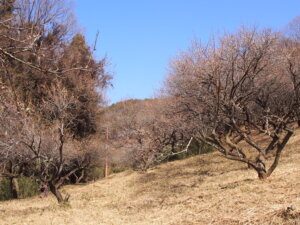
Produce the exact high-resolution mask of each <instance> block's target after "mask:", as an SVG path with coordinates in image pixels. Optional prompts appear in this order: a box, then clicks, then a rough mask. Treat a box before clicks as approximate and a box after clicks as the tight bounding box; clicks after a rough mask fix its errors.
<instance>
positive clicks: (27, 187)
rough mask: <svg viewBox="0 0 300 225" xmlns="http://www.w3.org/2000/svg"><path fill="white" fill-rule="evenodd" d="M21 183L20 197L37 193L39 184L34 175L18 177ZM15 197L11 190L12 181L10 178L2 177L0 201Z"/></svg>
mask: <svg viewBox="0 0 300 225" xmlns="http://www.w3.org/2000/svg"><path fill="white" fill-rule="evenodd" d="M18 183H19V190H20V192H19V198H28V197H31V196H34V195H37V194H38V193H39V192H38V189H39V185H38V183H37V182H36V181H35V179H34V178H32V177H24V176H21V177H19V178H18ZM10 199H13V196H12V193H11V191H10V181H9V179H8V178H2V180H1V181H0V201H5V200H10Z"/></svg>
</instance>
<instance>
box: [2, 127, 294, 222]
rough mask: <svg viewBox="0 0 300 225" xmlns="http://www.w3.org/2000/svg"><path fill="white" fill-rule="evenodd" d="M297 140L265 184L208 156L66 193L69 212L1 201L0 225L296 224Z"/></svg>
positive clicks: (50, 204) (46, 203)
mask: <svg viewBox="0 0 300 225" xmlns="http://www.w3.org/2000/svg"><path fill="white" fill-rule="evenodd" d="M296 133H297V135H295V136H294V137H293V138H292V140H291V141H290V142H289V144H288V146H287V148H288V149H285V151H284V152H283V158H282V160H281V163H280V165H279V167H278V168H277V169H276V170H275V172H274V174H273V175H272V176H271V177H270V178H269V179H268V180H267V181H260V180H258V179H257V175H256V173H255V172H254V171H253V170H249V169H247V166H246V165H243V164H241V163H238V162H233V161H228V160H226V159H223V158H221V157H220V156H219V155H218V153H210V154H206V155H200V156H197V157H193V158H190V159H187V160H182V161H176V162H171V163H167V164H164V165H160V166H157V167H155V168H153V169H151V170H149V171H148V172H146V173H138V172H134V171H125V172H123V173H120V174H116V175H112V176H110V177H109V178H107V179H105V180H100V181H97V182H95V183H91V184H87V185H79V186H67V187H65V188H64V191H66V192H69V193H71V194H72V196H71V200H70V205H63V206H58V204H57V203H56V201H55V199H54V198H53V197H52V196H51V197H48V198H47V199H39V198H38V197H34V198H30V199H23V200H14V201H7V202H1V203H0V224H3V225H4V224H38V225H47V224H53V225H54V224H57V225H58V224H78V225H79V224H80V225H82V224H97V225H98V224H107V225H112V224H115V225H126V224H128V225H142V224H153V225H159V224H163V225H165V224H169V225H171V224H172V225H178V224H183V225H190V224H205V225H206V224H273V225H274V224H300V164H299V161H300V151H299V150H300V149H299V144H300V131H297V132H296ZM291 206H292V207H291ZM289 207H291V208H289Z"/></svg>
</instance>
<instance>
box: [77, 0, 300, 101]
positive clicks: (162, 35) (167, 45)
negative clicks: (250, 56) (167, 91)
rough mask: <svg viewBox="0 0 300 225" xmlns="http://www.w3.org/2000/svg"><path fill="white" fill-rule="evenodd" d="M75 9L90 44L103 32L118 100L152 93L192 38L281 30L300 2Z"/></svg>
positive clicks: (200, 0)
mask: <svg viewBox="0 0 300 225" xmlns="http://www.w3.org/2000/svg"><path fill="white" fill-rule="evenodd" d="M75 13H76V15H77V19H78V23H79V25H80V26H82V27H83V28H84V29H83V31H84V32H83V33H84V34H85V35H86V37H87V40H88V42H89V43H90V44H92V42H93V41H94V39H95V35H96V33H97V30H99V31H100V36H99V40H98V45H97V51H96V53H95V54H96V56H97V57H98V58H100V57H102V56H104V55H107V56H108V58H109V59H110V63H111V65H110V67H109V69H110V70H111V71H113V72H114V79H113V85H114V88H112V89H110V90H109V91H108V98H109V99H110V100H111V101H110V103H114V102H117V101H120V100H124V99H128V98H139V99H143V98H149V97H152V96H153V94H154V91H155V90H156V89H159V87H161V85H162V81H163V80H164V77H165V76H166V74H167V70H168V63H169V60H170V59H171V58H172V57H175V56H176V54H177V53H178V52H179V51H180V50H185V49H186V48H187V47H188V46H189V44H190V42H191V40H192V39H195V38H199V39H201V40H203V41H207V40H208V38H209V36H210V35H211V34H212V33H213V32H222V31H224V30H227V31H234V30H235V29H236V28H238V27H239V26H240V25H242V24H246V25H250V26H251V25H258V26H259V27H271V28H275V29H281V28H283V27H284V26H285V25H286V24H287V23H288V22H289V21H291V20H292V19H293V18H294V17H296V16H299V15H300V0H207V1H204V0H105V1H104V0H88V1H87V0H75Z"/></svg>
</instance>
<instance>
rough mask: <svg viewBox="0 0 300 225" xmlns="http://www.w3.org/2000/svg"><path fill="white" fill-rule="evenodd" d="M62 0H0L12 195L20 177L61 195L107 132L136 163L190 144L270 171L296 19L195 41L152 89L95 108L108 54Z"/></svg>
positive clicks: (278, 144) (292, 83)
mask: <svg viewBox="0 0 300 225" xmlns="http://www.w3.org/2000/svg"><path fill="white" fill-rule="evenodd" d="M67 5H68V4H67V2H66V1H63V0H4V1H1V2H0V124H1V126H0V177H5V178H6V179H9V181H10V188H11V193H12V195H13V197H14V198H18V196H19V187H18V178H19V177H21V176H25V177H34V178H35V179H38V181H39V182H40V183H41V184H45V185H46V186H47V187H49V189H50V191H51V192H52V193H53V194H54V195H55V197H56V198H57V200H58V202H64V201H67V200H68V199H69V195H66V196H63V195H62V193H61V192H60V190H59V188H60V187H61V186H62V185H64V184H66V183H70V182H74V183H78V182H80V181H82V180H83V179H84V177H85V175H86V172H87V171H88V170H89V169H90V168H92V167H93V166H95V165H99V160H100V158H103V156H104V154H103V152H102V153H101V149H102V150H103V149H104V146H105V145H106V144H107V142H108V139H109V144H110V150H111V151H113V150H116V152H117V153H114V154H115V156H116V155H117V157H116V158H118V160H116V161H118V163H121V162H122V163H124V164H126V165H127V166H132V167H135V168H138V169H142V170H145V169H147V168H149V167H150V166H151V165H153V164H155V163H160V162H162V161H164V160H165V159H168V158H170V157H173V156H175V155H178V154H180V153H186V152H187V151H188V149H189V147H190V146H191V145H193V144H195V143H197V146H199V145H201V146H202V147H205V148H207V149H211V148H213V149H215V150H217V151H219V152H220V154H221V155H222V156H224V157H225V158H227V159H230V160H235V161H239V162H242V163H245V164H247V165H248V167H249V168H252V169H254V170H255V171H256V172H257V174H258V177H259V178H260V179H266V178H267V177H269V176H270V175H271V174H272V173H273V171H274V170H275V169H276V167H277V166H278V164H279V161H280V158H281V154H282V151H283V150H284V149H285V147H286V145H287V143H288V142H289V140H290V138H291V137H292V135H293V133H294V129H295V127H296V126H299V125H300V108H299V104H300V39H299V37H300V35H299V24H300V23H299V19H295V20H294V21H292V22H291V23H290V24H289V26H288V27H287V29H286V30H285V31H284V32H275V31H272V30H271V29H258V28H247V27H241V28H240V29H238V30H237V31H236V32H235V33H225V34H224V35H222V36H220V37H219V38H213V39H212V40H211V41H209V42H208V43H206V44H203V43H201V42H200V41H194V42H193V43H192V45H191V46H190V48H189V49H188V50H186V51H184V52H181V53H180V54H179V55H178V57H176V58H174V59H173V60H172V61H171V63H170V73H169V74H168V76H167V78H166V80H165V85H164V87H163V89H162V90H161V93H160V95H159V97H158V98H156V99H148V100H144V101H138V100H128V101H124V102H120V103H117V104H114V105H112V106H110V107H104V105H105V97H104V91H105V89H106V88H107V86H108V85H110V80H111V76H110V75H109V73H107V71H106V65H107V61H106V59H105V58H104V59H101V60H97V59H96V58H95V57H94V55H93V51H92V50H91V48H90V47H89V46H88V45H87V43H86V40H85V37H84V36H83V35H82V34H80V33H79V32H77V26H76V21H75V18H74V16H73V14H72V10H71V9H69V8H68V7H67ZM106 128H107V130H108V128H109V130H110V131H109V132H110V133H109V138H108V131H104V129H106ZM105 132H106V135H107V137H106V138H105V136H104V135H105ZM262 140H263V141H262ZM95 143H96V144H95ZM117 150H121V151H119V152H118V151H117ZM110 154H111V155H112V153H110ZM105 157H107V155H106V156H105Z"/></svg>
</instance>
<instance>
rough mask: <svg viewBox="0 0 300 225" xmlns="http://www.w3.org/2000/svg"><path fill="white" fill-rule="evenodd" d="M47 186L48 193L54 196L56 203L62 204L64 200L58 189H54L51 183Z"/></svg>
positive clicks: (54, 186)
mask: <svg viewBox="0 0 300 225" xmlns="http://www.w3.org/2000/svg"><path fill="white" fill-rule="evenodd" d="M48 185H49V189H50V191H51V192H52V194H54V196H55V197H56V199H57V201H58V203H61V202H63V201H64V199H63V197H62V195H61V193H60V192H59V190H58V188H57V187H56V185H54V184H52V183H51V182H49V183H48Z"/></svg>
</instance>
